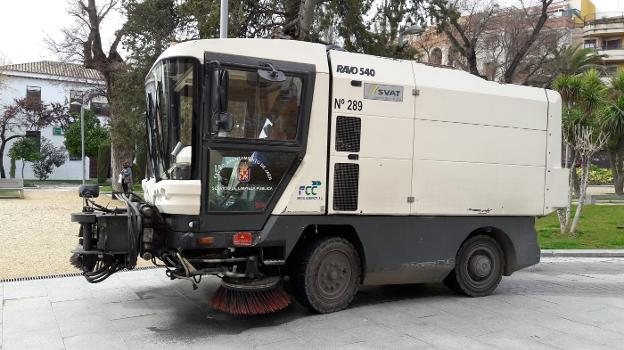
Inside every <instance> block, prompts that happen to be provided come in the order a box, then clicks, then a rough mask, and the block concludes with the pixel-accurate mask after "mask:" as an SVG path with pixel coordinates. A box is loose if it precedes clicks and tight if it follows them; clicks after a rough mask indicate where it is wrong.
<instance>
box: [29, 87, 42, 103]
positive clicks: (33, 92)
mask: <svg viewBox="0 0 624 350" xmlns="http://www.w3.org/2000/svg"><path fill="white" fill-rule="evenodd" d="M26 101H27V102H28V103H41V87H40V86H30V85H29V86H26Z"/></svg>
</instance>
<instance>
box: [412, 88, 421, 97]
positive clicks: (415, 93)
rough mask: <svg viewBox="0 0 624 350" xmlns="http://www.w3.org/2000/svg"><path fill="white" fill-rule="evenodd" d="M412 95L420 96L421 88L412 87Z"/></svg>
mask: <svg viewBox="0 0 624 350" xmlns="http://www.w3.org/2000/svg"><path fill="white" fill-rule="evenodd" d="M412 95H413V96H420V90H419V89H412Z"/></svg>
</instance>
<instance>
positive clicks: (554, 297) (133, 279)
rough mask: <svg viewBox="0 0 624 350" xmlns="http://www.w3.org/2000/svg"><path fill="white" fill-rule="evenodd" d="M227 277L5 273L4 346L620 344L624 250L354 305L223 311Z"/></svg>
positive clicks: (359, 299)
mask: <svg viewBox="0 0 624 350" xmlns="http://www.w3.org/2000/svg"><path fill="white" fill-rule="evenodd" d="M218 285H219V280H218V279H217V278H206V279H205V280H204V281H202V283H201V285H200V288H199V289H198V290H196V291H193V290H192V288H191V286H190V284H189V283H188V282H186V281H169V280H168V279H167V278H166V277H165V276H164V274H163V271H162V270H161V269H143V270H140V271H132V272H121V273H118V274H116V275H114V276H112V277H111V278H109V279H108V280H106V281H104V282H103V283H101V284H97V285H92V284H88V283H87V282H86V281H84V280H83V279H82V278H80V277H65V278H49V279H39V280H31V281H20V282H6V283H0V299H1V300H2V303H1V304H0V313H1V314H2V317H1V319H0V320H1V321H0V328H1V329H0V330H1V331H0V344H1V345H0V348H1V349H2V350H10V349H87V348H88V349H100V348H101V349H142V348H150V349H152V348H155V349H165V348H166V349H178V348H179V349H182V348H184V349H196V348H197V349H249V348H257V349H298V348H301V349H328V348H341V349H342V348H352V349H353V348H357V349H406V348H410V349H431V348H439V349H617V348H622V344H624V327H622V324H624V259H623V258H610V257H609V258H571V257H564V258H549V257H545V258H543V259H542V262H541V263H540V264H538V265H536V266H534V267H531V268H528V269H525V270H522V271H518V272H516V273H514V274H513V275H512V276H510V277H505V278H503V281H502V283H501V285H500V287H499V288H498V289H497V291H496V292H495V294H494V295H491V296H489V297H484V298H466V297H461V296H457V295H454V294H452V293H451V292H449V291H448V290H447V289H446V288H444V287H443V286H441V285H409V286H390V287H366V288H363V289H362V291H361V292H360V293H358V295H357V296H356V299H355V301H354V304H353V305H352V307H350V308H349V309H347V310H344V311H342V312H338V313H334V314H328V315H313V314H310V313H309V312H307V311H306V310H305V309H303V308H302V307H301V306H299V305H297V304H293V305H292V306H290V307H289V308H288V309H286V310H284V311H283V312H280V313H277V314H274V315H270V316H264V317H248V318H240V317H234V316H230V315H225V314H222V313H219V312H215V311H213V310H211V309H210V308H209V307H208V304H207V303H208V300H209V298H210V296H211V295H212V293H214V291H215V290H216V288H217V287H218Z"/></svg>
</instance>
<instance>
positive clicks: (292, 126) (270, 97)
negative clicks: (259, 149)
mask: <svg viewBox="0 0 624 350" xmlns="http://www.w3.org/2000/svg"><path fill="white" fill-rule="evenodd" d="M228 73H229V77H230V81H229V91H228V95H229V99H228V112H230V113H231V114H232V117H233V122H234V128H233V129H232V131H230V132H222V133H219V135H218V136H219V137H229V138H238V139H256V140H267V141H294V140H295V139H296V137H297V128H298V117H299V109H300V108H301V92H302V86H303V79H302V78H300V77H296V76H289V75H288V74H287V75H286V80H285V81H283V82H271V81H267V80H263V79H262V78H260V76H258V74H257V73H256V72H255V71H245V70H237V69H229V70H228Z"/></svg>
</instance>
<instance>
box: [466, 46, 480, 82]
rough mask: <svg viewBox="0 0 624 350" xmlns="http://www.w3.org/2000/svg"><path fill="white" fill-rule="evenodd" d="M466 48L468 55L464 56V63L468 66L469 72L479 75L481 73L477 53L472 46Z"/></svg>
mask: <svg viewBox="0 0 624 350" xmlns="http://www.w3.org/2000/svg"><path fill="white" fill-rule="evenodd" d="M467 50H468V55H467V57H466V63H467V64H468V67H469V69H470V74H472V75H476V76H478V77H480V76H481V73H479V67H478V64H477V53H476V52H475V50H474V49H473V48H469V49H467Z"/></svg>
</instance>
